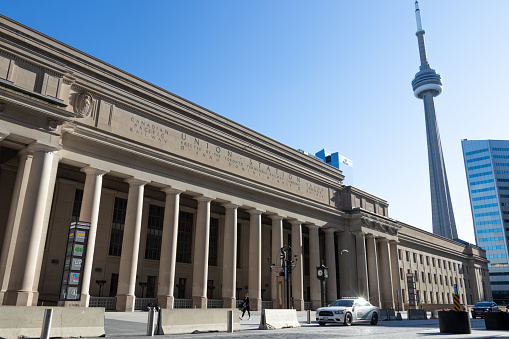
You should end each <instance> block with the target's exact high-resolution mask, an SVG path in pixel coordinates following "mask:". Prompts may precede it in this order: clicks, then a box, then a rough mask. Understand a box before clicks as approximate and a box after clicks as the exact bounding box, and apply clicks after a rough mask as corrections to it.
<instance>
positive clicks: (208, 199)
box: [193, 195, 214, 202]
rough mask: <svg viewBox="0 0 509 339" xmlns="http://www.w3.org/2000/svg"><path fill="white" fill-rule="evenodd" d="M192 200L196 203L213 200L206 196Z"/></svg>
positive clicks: (199, 196)
mask: <svg viewBox="0 0 509 339" xmlns="http://www.w3.org/2000/svg"><path fill="white" fill-rule="evenodd" d="M193 199H194V200H196V201H198V202H211V201H212V200H214V198H211V197H207V196H204V195H198V196H195V197H193Z"/></svg>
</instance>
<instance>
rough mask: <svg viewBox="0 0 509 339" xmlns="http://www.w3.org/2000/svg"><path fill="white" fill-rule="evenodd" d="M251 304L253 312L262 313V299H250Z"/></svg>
mask: <svg viewBox="0 0 509 339" xmlns="http://www.w3.org/2000/svg"><path fill="white" fill-rule="evenodd" d="M250 303H251V311H261V310H262V299H255V298H250Z"/></svg>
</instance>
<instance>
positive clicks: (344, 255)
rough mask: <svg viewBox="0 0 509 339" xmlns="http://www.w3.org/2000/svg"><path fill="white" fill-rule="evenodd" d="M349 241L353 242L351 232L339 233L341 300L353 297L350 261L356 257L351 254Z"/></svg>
mask: <svg viewBox="0 0 509 339" xmlns="http://www.w3.org/2000/svg"><path fill="white" fill-rule="evenodd" d="M349 240H351V234H350V232H347V231H344V232H340V233H338V260H339V263H338V264H339V265H338V266H339V294H340V297H341V298H345V297H349V296H350V297H351V296H353V292H352V291H351V290H350V287H351V277H350V275H351V272H350V264H351V262H350V261H353V258H355V255H354V253H350V245H349V243H348V242H349Z"/></svg>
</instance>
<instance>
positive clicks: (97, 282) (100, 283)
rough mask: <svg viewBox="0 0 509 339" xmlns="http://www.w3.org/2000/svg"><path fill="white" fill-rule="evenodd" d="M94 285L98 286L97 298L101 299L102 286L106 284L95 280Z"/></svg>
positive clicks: (104, 281) (103, 281)
mask: <svg viewBox="0 0 509 339" xmlns="http://www.w3.org/2000/svg"><path fill="white" fill-rule="evenodd" d="M95 283H96V284H97V285H99V297H101V292H102V289H103V285H104V284H106V280H96V281H95Z"/></svg>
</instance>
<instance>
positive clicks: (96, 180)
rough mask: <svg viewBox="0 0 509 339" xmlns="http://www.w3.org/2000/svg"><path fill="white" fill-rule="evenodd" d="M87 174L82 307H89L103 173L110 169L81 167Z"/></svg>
mask: <svg viewBox="0 0 509 339" xmlns="http://www.w3.org/2000/svg"><path fill="white" fill-rule="evenodd" d="M81 171H82V172H85V173H86V174H87V176H86V178H85V189H84V190H83V200H82V203H81V210H80V221H84V222H89V223H90V230H89V231H88V242H87V257H86V258H85V266H84V269H83V283H82V285H81V300H80V305H81V306H82V307H88V303H89V301H90V279H91V277H92V264H93V262H94V250H95V238H96V234H97V219H98V218H99V204H100V202H101V189H102V182H103V175H104V174H106V173H108V172H109V171H104V170H101V169H97V168H92V167H85V168H82V169H81Z"/></svg>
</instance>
